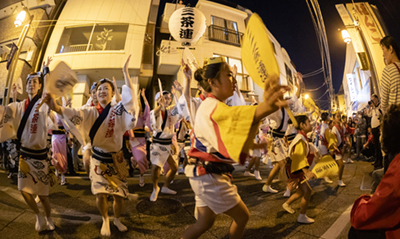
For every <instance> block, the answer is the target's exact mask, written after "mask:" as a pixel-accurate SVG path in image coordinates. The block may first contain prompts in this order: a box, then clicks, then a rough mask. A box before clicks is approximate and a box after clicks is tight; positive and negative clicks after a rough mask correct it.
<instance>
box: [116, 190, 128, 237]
mask: <svg viewBox="0 0 400 239" xmlns="http://www.w3.org/2000/svg"><path fill="white" fill-rule="evenodd" d="M123 206H124V199H123V198H122V197H120V196H117V195H114V204H113V209H114V225H115V226H116V227H117V228H118V230H119V231H121V232H125V231H127V230H128V228H127V227H126V226H125V225H124V224H122V222H121V221H120V220H119V217H120V216H121V212H122V208H123Z"/></svg>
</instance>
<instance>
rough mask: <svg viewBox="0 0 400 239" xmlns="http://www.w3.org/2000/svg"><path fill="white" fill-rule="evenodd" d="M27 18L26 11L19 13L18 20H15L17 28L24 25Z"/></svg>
mask: <svg viewBox="0 0 400 239" xmlns="http://www.w3.org/2000/svg"><path fill="white" fill-rule="evenodd" d="M25 16H26V12H25V11H21V12H20V13H18V16H17V18H16V19H15V22H14V24H15V27H19V26H21V25H22V23H23V22H24V20H25Z"/></svg>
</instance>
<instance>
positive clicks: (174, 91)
mask: <svg viewBox="0 0 400 239" xmlns="http://www.w3.org/2000/svg"><path fill="white" fill-rule="evenodd" d="M175 93H176V90H175V87H174V86H173V85H172V86H171V94H172V95H175Z"/></svg>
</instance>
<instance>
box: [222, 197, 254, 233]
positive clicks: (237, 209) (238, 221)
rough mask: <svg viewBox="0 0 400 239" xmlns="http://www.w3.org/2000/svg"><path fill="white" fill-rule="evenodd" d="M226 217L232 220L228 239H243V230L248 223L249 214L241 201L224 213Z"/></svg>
mask: <svg viewBox="0 0 400 239" xmlns="http://www.w3.org/2000/svg"><path fill="white" fill-rule="evenodd" d="M225 214H226V215H228V216H230V217H232V218H233V222H232V224H231V227H230V229H229V238H230V239H238V238H242V237H243V233H244V229H245V228H246V224H247V222H248V221H249V217H250V213H249V210H248V209H247V207H246V205H245V204H244V203H243V201H240V202H239V203H238V204H237V205H236V206H234V207H233V208H231V209H229V210H228V211H226V212H225Z"/></svg>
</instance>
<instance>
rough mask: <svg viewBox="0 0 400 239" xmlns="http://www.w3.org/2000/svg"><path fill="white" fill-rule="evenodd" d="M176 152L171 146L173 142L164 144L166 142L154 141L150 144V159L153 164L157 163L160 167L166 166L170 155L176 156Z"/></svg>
mask: <svg viewBox="0 0 400 239" xmlns="http://www.w3.org/2000/svg"><path fill="white" fill-rule="evenodd" d="M174 154H175V152H174V150H173V149H172V148H171V144H169V145H164V144H158V143H152V144H151V145H150V161H151V163H152V164H154V165H157V166H158V167H160V168H162V167H164V165H165V163H166V162H167V160H168V158H169V156H171V157H172V158H174V157H173V156H176V155H174Z"/></svg>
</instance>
